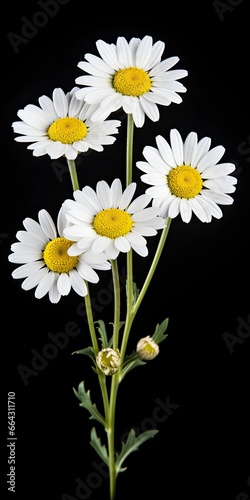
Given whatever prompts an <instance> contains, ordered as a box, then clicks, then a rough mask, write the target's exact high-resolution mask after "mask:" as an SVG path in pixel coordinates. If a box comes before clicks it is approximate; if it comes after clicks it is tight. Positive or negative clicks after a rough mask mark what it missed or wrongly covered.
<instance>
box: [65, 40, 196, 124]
mask: <svg viewBox="0 0 250 500" xmlns="http://www.w3.org/2000/svg"><path fill="white" fill-rule="evenodd" d="M96 47H97V50H98V52H99V54H100V56H101V57H97V56H95V55H92V54H85V60H86V61H81V62H79V63H78V67H79V68H80V69H82V70H83V71H84V72H85V73H88V74H87V75H86V74H85V75H83V76H79V77H78V78H76V80H75V82H76V83H77V84H80V85H83V86H84V87H83V88H81V89H80V90H78V91H77V93H76V97H77V98H79V99H84V100H85V101H86V102H88V103H91V104H99V107H98V109H97V111H96V112H95V113H94V114H93V115H92V119H93V120H99V119H105V118H106V117H107V116H108V115H109V114H110V113H111V112H113V111H116V110H118V109H120V108H123V110H124V112H125V113H127V114H132V115H133V120H134V123H135V126H136V127H142V126H143V124H144V121H145V115H147V117H148V118H149V119H150V120H152V121H153V122H156V121H158V120H159V109H158V106H157V105H158V104H160V105H163V106H168V105H169V104H171V103H172V102H174V103H176V104H179V103H181V102H182V98H181V97H180V96H179V93H183V92H186V88H185V87H184V86H183V85H182V84H181V83H180V82H179V81H177V80H179V79H181V78H183V77H185V76H187V74H188V73H187V71H186V70H182V69H175V70H172V69H171V68H172V67H173V66H175V64H176V63H177V62H178V61H179V58H178V57H169V58H168V59H164V60H161V56H162V54H163V51H164V49H165V43H164V42H161V41H157V42H156V43H153V39H152V37H151V36H144V38H143V39H142V40H141V39H140V38H131V40H130V41H129V42H128V41H127V40H126V39H125V38H124V37H118V38H117V41H116V44H113V43H112V44H108V43H106V42H104V41H103V40H98V41H97V42H96Z"/></svg>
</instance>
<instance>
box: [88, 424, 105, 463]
mask: <svg viewBox="0 0 250 500" xmlns="http://www.w3.org/2000/svg"><path fill="white" fill-rule="evenodd" d="M90 436H91V440H90V444H91V446H93V448H94V450H95V451H96V453H97V454H98V455H99V457H101V459H102V460H103V462H104V463H105V464H106V465H109V458H108V453H107V448H106V446H105V445H104V444H102V443H101V440H100V438H99V437H98V436H97V434H96V430H95V427H92V429H91V434H90Z"/></svg>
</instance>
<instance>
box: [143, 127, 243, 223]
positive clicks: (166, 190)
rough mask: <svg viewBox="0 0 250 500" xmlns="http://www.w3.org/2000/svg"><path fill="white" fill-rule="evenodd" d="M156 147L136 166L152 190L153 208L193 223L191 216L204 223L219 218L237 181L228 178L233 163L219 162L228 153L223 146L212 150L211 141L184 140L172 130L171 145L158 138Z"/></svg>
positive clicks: (192, 135)
mask: <svg viewBox="0 0 250 500" xmlns="http://www.w3.org/2000/svg"><path fill="white" fill-rule="evenodd" d="M156 145H157V148H153V147H151V146H146V147H145V148H144V150H143V156H144V158H145V160H146V161H138V162H137V163H136V166H137V167H138V168H139V169H140V170H142V171H143V172H144V174H143V175H142V176H141V180H142V181H143V182H145V183H146V184H150V185H151V187H150V188H148V189H146V193H148V194H149V195H150V196H152V198H153V201H152V205H153V206H158V207H160V215H161V216H162V217H170V218H171V219H173V218H175V217H176V216H177V215H179V214H180V216H181V218H182V220H183V221H184V222H190V220H191V217H192V213H194V214H195V215H196V216H197V217H198V219H200V220H201V221H202V222H211V220H212V217H215V218H216V219H220V218H221V217H222V211H221V209H220V207H219V205H230V204H232V203H233V201H234V200H233V198H232V197H231V196H230V195H229V193H233V192H234V191H235V184H237V179H236V178H235V177H232V176H231V175H229V174H230V173H231V172H233V171H234V170H235V165H234V164H233V163H218V162H219V161H220V159H221V157H222V156H223V154H224V152H225V148H224V147H223V146H216V147H214V148H211V149H210V145H211V139H210V138H209V137H203V138H202V139H201V140H199V141H198V136H197V134H196V133H195V132H190V133H189V134H188V135H187V137H186V139H185V141H183V140H182V138H181V135H180V133H179V132H178V130H176V129H172V130H171V131H170V144H169V143H168V142H167V141H166V139H164V138H163V137H162V136H160V135H159V136H157V137H156Z"/></svg>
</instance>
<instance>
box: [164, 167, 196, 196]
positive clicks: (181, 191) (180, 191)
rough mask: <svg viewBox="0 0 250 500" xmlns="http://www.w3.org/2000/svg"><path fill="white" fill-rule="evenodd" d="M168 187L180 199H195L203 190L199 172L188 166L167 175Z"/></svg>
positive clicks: (178, 168)
mask: <svg viewBox="0 0 250 500" xmlns="http://www.w3.org/2000/svg"><path fill="white" fill-rule="evenodd" d="M167 183H168V187H169V189H170V191H171V193H172V194H174V195H175V196H177V197H178V198H186V199H187V200H188V199H189V198H194V197H195V196H196V195H197V194H198V193H199V192H200V191H201V189H202V178H201V175H200V173H199V172H198V170H196V169H195V168H193V167H190V166H188V165H182V166H180V167H176V168H172V170H170V172H169V174H168V175H167Z"/></svg>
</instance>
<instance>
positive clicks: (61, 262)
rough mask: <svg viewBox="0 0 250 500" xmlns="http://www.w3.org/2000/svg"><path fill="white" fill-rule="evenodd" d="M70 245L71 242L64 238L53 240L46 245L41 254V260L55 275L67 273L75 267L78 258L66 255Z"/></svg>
mask: <svg viewBox="0 0 250 500" xmlns="http://www.w3.org/2000/svg"><path fill="white" fill-rule="evenodd" d="M71 245H73V242H72V241H69V240H67V239H66V238H64V237H60V238H55V239H54V240H51V241H50V242H49V243H48V244H47V245H46V247H45V249H44V252H43V259H44V262H45V264H46V266H47V267H48V268H49V269H50V270H51V271H54V272H55V273H68V272H69V271H71V269H73V268H74V267H75V266H76V264H77V262H78V257H77V256H75V257H71V256H70V255H68V249H69V247H71Z"/></svg>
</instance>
